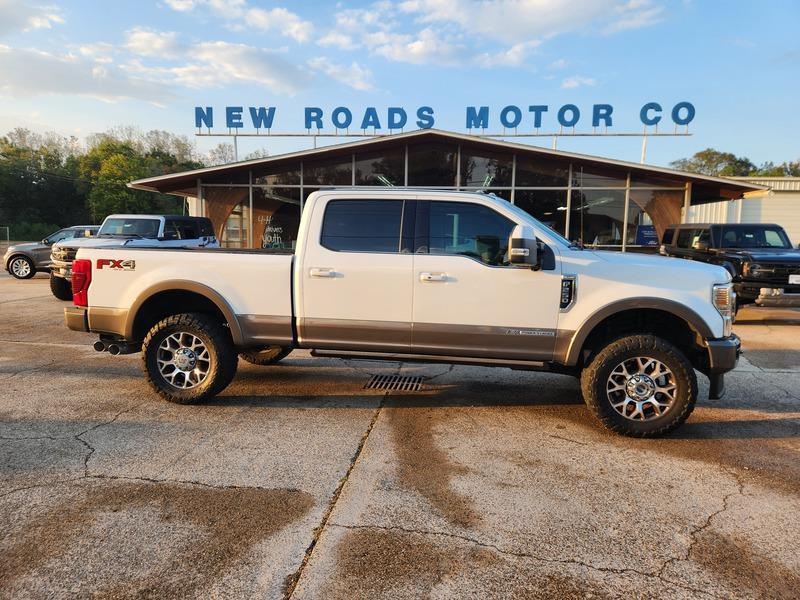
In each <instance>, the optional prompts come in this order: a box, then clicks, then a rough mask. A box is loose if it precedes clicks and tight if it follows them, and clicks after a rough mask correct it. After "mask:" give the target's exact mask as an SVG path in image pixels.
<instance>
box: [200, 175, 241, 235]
mask: <svg viewBox="0 0 800 600" xmlns="http://www.w3.org/2000/svg"><path fill="white" fill-rule="evenodd" d="M203 200H204V206H205V216H207V217H208V218H209V219H211V223H212V224H213V226H214V234H215V235H216V236H217V237H218V238H219V239H220V243H221V244H222V245H223V246H226V245H228V244H227V243H226V242H230V247H234V248H236V247H241V246H240V244H241V243H244V244H245V245H246V244H247V242H246V241H245V242H242V239H244V237H243V234H241V233H236V232H235V231H242V230H241V228H239V225H238V224H237V219H239V220H241V219H243V218H244V217H243V216H242V214H243V210H239V216H237V217H235V218H234V221H233V222H231V228H230V232H229V233H226V232H227V231H228V217H229V216H230V215H233V214H234V212H235V211H236V209H237V207H240V206H241V205H245V206H246V207H248V209H249V206H250V188H249V187H232V186H231V187H216V186H211V187H209V186H203ZM243 222H244V223H248V222H249V219H244V221H243ZM248 228H249V226H247V227H245V229H244V230H243V231H245V232H246V231H247V229H248Z"/></svg>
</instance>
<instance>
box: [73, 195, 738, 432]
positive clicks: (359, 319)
mask: <svg viewBox="0 0 800 600" xmlns="http://www.w3.org/2000/svg"><path fill="white" fill-rule="evenodd" d="M73 278H74V279H73V287H74V290H75V294H74V304H75V305H74V306H72V307H69V308H66V309H65V318H66V323H67V326H68V327H69V328H70V329H74V330H77V331H90V332H94V333H97V334H99V336H100V337H99V340H98V341H97V342H96V343H95V349H96V350H98V351H102V350H107V351H108V352H110V353H111V354H123V353H132V352H139V351H141V352H142V353H143V365H144V371H145V376H146V378H147V381H148V382H149V384H150V385H151V387H152V388H153V389H154V390H155V391H156V392H157V393H158V394H160V395H161V396H162V397H163V398H165V399H166V400H169V401H171V402H178V403H182V404H185V403H190V402H196V401H198V400H201V399H203V398H208V397H209V396H213V395H215V394H217V393H219V392H221V391H222V390H223V389H225V387H226V386H227V385H228V383H229V382H230V381H231V380H232V378H233V377H234V374H235V373H236V368H237V354H240V355H242V356H243V358H244V359H245V360H249V361H251V362H256V363H258V364H274V363H275V362H277V361H278V360H280V359H281V358H282V357H283V356H285V355H286V354H287V353H288V352H289V351H291V350H292V349H293V348H308V349H311V350H312V356H323V357H334V358H348V359H355V358H358V359H367V360H381V359H383V360H392V361H417V362H432V363H452V364H467V365H483V366H495V367H507V368H512V369H524V370H545V371H551V372H556V373H563V374H568V375H573V376H577V377H580V379H581V386H582V390H583V397H584V399H585V401H586V403H587V404H588V406H589V407H590V409H591V410H592V412H593V413H594V415H595V416H596V417H597V419H598V420H599V421H600V422H601V423H602V424H603V425H605V426H606V427H608V428H609V429H611V430H613V431H616V432H618V433H622V434H626V435H631V436H637V437H652V436H656V435H661V434H664V433H666V432H668V431H671V430H672V429H674V428H676V427H678V426H679V425H680V424H681V423H683V422H684V421H685V420H686V418H687V417H688V416H689V414H690V413H691V412H692V409H693V408H694V404H695V401H696V400H697V395H698V387H697V379H696V375H695V369H697V370H699V371H701V372H702V373H705V374H706V375H707V376H708V378H709V380H710V384H711V385H710V391H709V394H710V397H712V398H719V397H721V396H722V394H723V392H724V375H723V374H724V373H725V372H727V371H729V370H731V369H733V368H734V367H735V366H736V363H737V360H738V355H739V340H738V338H737V337H736V336H735V335H734V334H733V333H732V332H731V322H732V311H733V290H732V286H731V283H730V279H731V277H730V275H729V273H728V272H727V271H726V270H725V269H723V268H721V267H717V266H712V265H704V264H700V263H689V262H682V261H677V260H672V259H667V258H664V257H661V256H657V255H655V256H653V255H642V254H636V255H631V254H622V253H616V252H598V251H592V250H585V249H583V248H581V247H579V246H577V245H574V244H571V243H570V242H569V241H568V240H566V239H564V238H562V237H561V236H560V235H558V234H557V233H555V232H554V231H552V230H551V229H549V228H547V227H545V226H544V225H542V224H541V223H540V222H539V221H537V220H536V219H534V218H533V217H531V216H530V215H528V214H527V213H526V212H524V211H523V210H521V209H520V208H517V207H515V206H514V205H512V204H510V203H509V202H506V201H505V200H503V199H501V198H498V197H496V196H493V195H487V194H480V193H458V192H445V191H435V192H434V191H416V190H414V191H408V190H385V191H384V190H380V191H379V190H374V189H371V190H364V189H352V188H348V189H343V190H326V191H318V192H314V193H312V194H311V195H310V196H309V198H308V200H307V202H306V204H305V209H304V211H303V215H302V218H301V222H300V231H299V238H298V241H297V246H296V252H293V251H291V250H286V251H277V250H276V251H269V250H264V251H253V250H234V249H224V250H206V249H185V250H184V249H181V250H170V251H164V250H161V249H156V248H132V247H130V246H124V247H117V248H97V247H93V248H89V247H84V248H80V249H79V250H78V253H77V259H76V260H75V262H74V263H73ZM531 394H532V395H534V396H535V394H536V391H535V389H532V390H531Z"/></svg>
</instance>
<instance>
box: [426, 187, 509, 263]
mask: <svg viewBox="0 0 800 600" xmlns="http://www.w3.org/2000/svg"><path fill="white" fill-rule="evenodd" d="M429 219H430V227H429V239H430V242H429V252H430V253H431V254H459V255H461V256H468V257H470V258H474V259H476V260H479V261H480V262H482V263H484V264H487V265H492V266H500V265H507V264H508V238H509V236H510V235H511V231H512V230H513V229H514V223H513V222H512V221H511V220H509V219H507V218H506V217H504V216H502V215H501V214H499V213H497V212H495V211H493V210H492V209H491V208H489V207H487V206H483V205H481V204H474V203H470V202H431V203H430V217H429Z"/></svg>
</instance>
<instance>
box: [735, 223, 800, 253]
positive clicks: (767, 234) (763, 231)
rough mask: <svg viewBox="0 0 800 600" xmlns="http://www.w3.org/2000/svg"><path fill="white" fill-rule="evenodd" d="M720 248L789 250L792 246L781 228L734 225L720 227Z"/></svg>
mask: <svg viewBox="0 0 800 600" xmlns="http://www.w3.org/2000/svg"><path fill="white" fill-rule="evenodd" d="M720 239H721V242H722V243H721V244H720V245H721V247H722V248H784V249H789V248H791V247H792V244H791V243H790V242H789V238H788V237H787V236H786V232H785V231H784V230H783V229H782V228H781V227H770V226H764V225H745V226H742V225H736V226H731V227H726V226H724V225H723V226H722V228H721V233H720Z"/></svg>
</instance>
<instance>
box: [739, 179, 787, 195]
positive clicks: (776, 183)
mask: <svg viewBox="0 0 800 600" xmlns="http://www.w3.org/2000/svg"><path fill="white" fill-rule="evenodd" d="M731 179H734V180H736V181H747V182H749V183H754V184H756V185H761V186H764V187H766V188H769V189H771V190H772V191H774V192H800V177H758V176H756V177H731Z"/></svg>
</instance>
